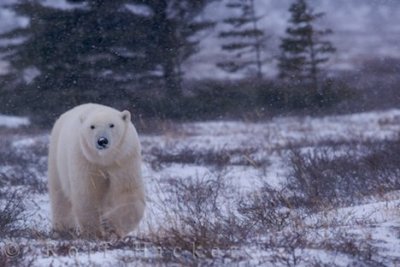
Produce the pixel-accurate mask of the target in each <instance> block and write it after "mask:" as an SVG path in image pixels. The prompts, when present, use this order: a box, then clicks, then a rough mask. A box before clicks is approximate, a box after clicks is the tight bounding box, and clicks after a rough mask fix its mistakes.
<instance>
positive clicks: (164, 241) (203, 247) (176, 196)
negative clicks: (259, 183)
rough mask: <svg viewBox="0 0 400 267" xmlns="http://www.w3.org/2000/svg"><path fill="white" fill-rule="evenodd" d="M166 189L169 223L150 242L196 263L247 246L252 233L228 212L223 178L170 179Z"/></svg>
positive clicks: (166, 216) (166, 209) (166, 215)
mask: <svg viewBox="0 0 400 267" xmlns="http://www.w3.org/2000/svg"><path fill="white" fill-rule="evenodd" d="M166 186H167V187H168V188H169V190H168V194H166V195H167V197H166V199H165V200H164V201H165V202H164V203H165V207H166V208H165V210H164V211H163V213H164V214H163V215H164V217H165V218H167V223H166V224H164V226H163V227H162V228H161V230H160V231H159V232H157V233H155V234H154V235H152V236H151V238H150V239H151V242H152V243H153V244H155V245H156V246H158V247H160V248H162V251H163V252H170V253H169V254H168V253H167V254H168V255H170V256H175V255H173V253H172V252H173V251H175V250H176V249H177V250H178V251H179V253H183V254H184V253H186V254H188V255H190V256H191V258H192V259H193V260H196V259H197V258H198V257H206V258H212V257H213V252H214V250H215V249H218V250H229V249H230V248H232V247H234V246H236V245H239V244H241V243H242V242H244V240H245V239H246V236H247V234H248V233H249V231H250V229H249V227H248V225H245V224H244V222H243V220H241V219H240V218H239V217H237V216H235V215H234V211H233V210H229V208H227V201H228V199H227V197H226V195H225V194H226V190H227V187H226V184H225V183H224V181H223V179H222V178H221V177H217V178H215V179H212V178H208V177H202V178H198V177H197V178H192V177H190V178H186V179H181V178H171V179H169V180H168V181H167V185H166Z"/></svg>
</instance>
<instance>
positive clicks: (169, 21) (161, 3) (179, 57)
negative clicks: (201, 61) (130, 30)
mask: <svg viewBox="0 0 400 267" xmlns="http://www.w3.org/2000/svg"><path fill="white" fill-rule="evenodd" d="M213 1H215V0H195V1H193V0H153V1H147V2H146V1H144V2H145V3H147V4H148V5H149V7H150V8H151V9H152V10H153V13H154V16H153V29H152V36H153V42H154V44H155V50H154V54H153V60H156V61H157V63H158V64H159V66H160V67H161V69H162V72H163V74H162V75H163V80H164V84H165V89H166V96H167V97H169V98H170V99H171V101H173V100H174V99H175V98H179V97H180V96H181V95H182V85H181V81H182V76H183V74H184V72H183V70H182V64H183V63H184V62H185V61H186V60H187V59H189V58H190V57H191V56H192V55H194V54H195V53H197V52H198V45H199V42H200V40H199V39H198V38H196V35H197V34H198V33H199V32H200V31H203V30H205V29H208V28H210V27H212V26H213V25H214V23H213V22H212V21H210V20H204V19H202V20H200V19H198V17H199V15H200V14H201V13H202V12H203V11H204V9H205V7H206V6H207V5H208V4H209V3H211V2H213Z"/></svg>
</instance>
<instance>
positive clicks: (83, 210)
mask: <svg viewBox="0 0 400 267" xmlns="http://www.w3.org/2000/svg"><path fill="white" fill-rule="evenodd" d="M77 178H78V177H77ZM78 179H82V180H81V181H91V179H92V178H91V177H90V175H82V174H81V175H80V176H79V178H78ZM93 186H94V185H93V184H91V183H90V182H81V183H80V186H79V187H76V188H74V190H72V192H71V202H72V212H73V214H74V216H75V219H76V222H77V224H78V228H79V231H80V234H81V235H82V236H84V237H89V238H94V237H101V236H102V231H101V223H100V210H99V201H100V200H99V199H98V197H99V196H98V194H97V192H96V191H95V190H93V188H91V187H93Z"/></svg>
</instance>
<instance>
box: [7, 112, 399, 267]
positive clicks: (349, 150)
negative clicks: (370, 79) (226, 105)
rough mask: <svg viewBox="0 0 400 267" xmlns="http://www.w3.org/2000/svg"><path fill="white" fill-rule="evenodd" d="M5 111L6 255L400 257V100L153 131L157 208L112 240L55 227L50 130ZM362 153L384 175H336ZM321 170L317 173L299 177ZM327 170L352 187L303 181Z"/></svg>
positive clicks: (322, 262) (247, 261)
mask: <svg viewBox="0 0 400 267" xmlns="http://www.w3.org/2000/svg"><path fill="white" fill-rule="evenodd" d="M1 120H2V117H0V125H2V126H0V127H2V128H1V129H0V135H1V141H0V143H1V145H2V146H1V147H2V149H0V164H1V166H0V201H1V202H0V219H1V220H3V222H1V221H0V226H1V227H3V230H0V266H3V265H2V264H4V265H5V266H8V265H10V266H50V265H51V266H97V265H98V266H180V265H183V266H191V265H211V266H232V265H233V266H400V191H398V189H399V187H398V184H399V182H398V180H399V178H398V176H396V174H397V171H399V170H400V166H398V169H397V165H396V164H395V162H394V163H393V164H392V163H391V161H390V160H385V162H382V160H381V158H379V156H376V157H373V155H386V154H385V153H386V152H387V151H389V150H390V151H391V149H394V148H396V144H397V143H396V140H397V139H398V137H399V135H398V133H399V130H400V110H387V111H380V112H370V113H362V114H353V115H345V116H329V117H322V118H310V117H280V118H275V119H272V120H270V121H266V122H262V123H261V122H258V123H250V122H236V121H215V122H199V123H184V124H174V125H170V124H169V125H167V126H166V127H164V128H163V130H162V134H142V135H140V137H141V143H142V147H143V160H144V167H143V173H144V181H145V184H146V189H147V193H148V197H147V198H148V207H147V213H146V216H145V219H144V220H143V221H142V223H141V225H140V227H139V229H138V230H137V232H135V233H132V235H131V236H130V237H128V238H126V239H124V240H111V241H107V242H105V241H87V240H79V239H76V238H73V237H71V236H63V237H59V236H54V235H53V234H52V233H51V232H50V207H49V197H48V194H47V189H46V180H47V178H46V160H47V145H48V133H47V132H46V133H44V132H37V131H34V132H33V131H31V130H29V128H24V127H22V128H14V129H10V128H7V126H10V125H8V124H7V123H2V122H1ZM21 124H27V122H24V121H22V122H21ZM11 125H13V124H11ZM28 127H29V126H28ZM382 147H383V149H382ZM399 147H400V146H399ZM398 152H399V153H400V150H398ZM324 153H325V154H324ZM374 153H375V154H374ZM379 153H383V154H379ZM393 153H394V154H395V152H393ZM320 154H321V155H325V158H324V157H322V156H318V155H320ZM296 155H297V156H296ZM368 155H372V156H371V157H366V156H368ZM398 155H399V154H398ZM343 156H346V157H347V158H345V159H347V160H345V161H343V162H344V163H343V164H344V165H343V164H342V165H335V164H337V163H338V162H342V161H341V160H342V159H343ZM321 157H322V158H321ZM364 157H366V158H367V159H368V160H367V161H363V159H364ZM349 159H350V160H349ZM385 159H386V158H385ZM387 159H391V158H390V157H389V156H388V157H387ZM302 160H304V162H303V161H302ZM311 160H314V161H311ZM389 161H390V162H389ZM299 162H300V163H299ZM301 162H303V163H301ZM310 162H311V164H309V163H310ZM358 162H361V163H360V164H364V163H365V162H368V164H369V165H368V166H369V167H371V173H372V179H371V177H369V179H370V180H368V181H365V180H363V178H364V177H360V176H362V175H360V173H362V174H365V175H366V176H369V175H370V172H367V171H365V170H361V169H362V168H360V170H354V181H361V182H360V183H358V184H356V186H354V188H352V189H350V186H351V185H353V183H352V179H350V181H342V180H340V179H336V178H335V175H337V174H338V173H339V174H343V177H347V176H346V175H347V174H348V173H350V174H351V173H352V171H353V170H352V169H350V168H348V167H347V165H345V164H349V165H348V166H357V164H358ZM388 162H389V163H390V164H392V165H389V163H388ZM301 164H303V165H301ZM313 164H315V165H318V164H325V165H323V167H322V168H321V170H320V169H318V168H315V169H313V167H314V166H312V165H313ZM382 164H383V165H382ZM385 164H388V165H385ZM331 165H333V166H336V167H335V168H330V166H331ZM324 166H326V167H324ZM381 166H384V167H381ZM386 166H389V167H386ZM342 167H343V170H341V168H342ZM335 169H337V170H335ZM389 169H390V173H389V171H387V172H386V171H385V170H389ZM317 170H320V171H321V172H320V173H319V172H317ZM376 170H379V171H376ZM381 170H382V171H381ZM335 171H337V172H335ZM310 173H313V174H314V180H312V179H308V180H307V179H304V180H299V179H300V178H299V177H303V176H304V177H306V175H308V174H310ZM398 174H399V175H400V171H399V172H398ZM301 175H303V176H301ZM319 175H321V177H322V176H323V177H328V178H329V177H330V176H329V175H331V176H332V180H330V179H328V180H329V181H330V182H331V181H337V183H338V184H333V185H332V186H335V187H337V188H342V187H344V188H345V190H346V191H345V192H350V193H346V194H348V195H345V196H343V194H342V191H340V192H339V191H338V192H333V195H332V196H333V197H330V196H329V195H327V196H326V197H324V196H325V195H323V194H325V192H328V193H329V192H331V191H334V189H332V190H330V191H329V188H324V187H323V186H322V188H321V187H318V186H320V185H319V184H318V183H316V185H314V184H310V185H309V187H310V188H311V187H313V188H314V187H315V188H318V190H321V191H318V190H317V189H316V191H315V192H314V191H312V190H309V191H307V190H308V189H310V188H309V187H307V186H306V185H304V184H302V182H301V181H304V182H305V183H306V182H310V181H311V182H318V179H319V177H320V176H319ZM373 175H376V180H375V178H374V177H373ZM388 177H389V178H388ZM380 179H382V180H380ZM374 180H375V181H374ZM296 181H297V182H296ZM299 181H300V182H299ZM376 181H378V183H376ZM381 181H382V182H381ZM296 183H298V184H296ZM340 183H344V186H342V185H341V184H340ZM360 184H361V185H365V186H366V188H361V187H362V186H360ZM377 184H378V185H377ZM381 184H382V187H380V185H381ZM295 185H297V186H295ZM347 185H349V186H347ZM357 185H358V187H359V188H357ZM302 186H303V190H302V191H301V190H300V189H299V187H302ZM378 187H379V188H378ZM304 188H305V189H304ZM14 191H16V192H17V193H15V194H11V192H14ZM307 192H314V193H315V195H312V194H314V193H307ZM353 193H354V195H353ZM308 194H309V195H308ZM326 194H327V193H326ZM21 195H22V198H21ZM310 196H311V197H310ZM20 199H23V203H14V202H18V201H19V200H20ZM7 205H8V206H7ZM7 207H11V211H10V208H8V209H7ZM13 211H14V212H13ZM2 213H3V214H2ZM7 214H9V215H10V214H11V216H8V217H7V216H5V215H7ZM12 216H14V217H15V220H12V219H10V220H9V221H10V223H9V224H8V225H7V223H6V219H9V218H10V217H12Z"/></svg>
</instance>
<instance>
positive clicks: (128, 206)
mask: <svg viewBox="0 0 400 267" xmlns="http://www.w3.org/2000/svg"><path fill="white" fill-rule="evenodd" d="M48 176H49V180H48V189H49V194H50V200H51V209H52V225H53V230H55V231H69V230H77V231H78V233H80V234H81V235H82V236H84V237H93V238H96V237H100V238H104V237H107V236H109V235H110V233H115V234H117V235H118V236H120V237H122V236H125V235H126V234H128V233H129V232H131V231H132V230H134V229H135V227H136V226H137V225H138V223H139V221H140V220H141V218H142V217H143V213H144V209H145V193H144V187H143V181H142V176H141V148H140V143H139V138H138V134H137V132H136V129H135V127H134V126H133V124H132V122H131V114H130V113H129V111H126V110H125V111H122V112H120V111H118V110H116V109H113V108H111V107H107V106H103V105H99V104H83V105H80V106H77V107H75V108H73V109H71V110H69V111H67V112H66V113H64V114H62V115H61V116H60V117H59V119H58V120H57V121H56V123H55V125H54V127H53V129H52V132H51V136H50V147H49V159H48Z"/></svg>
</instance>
